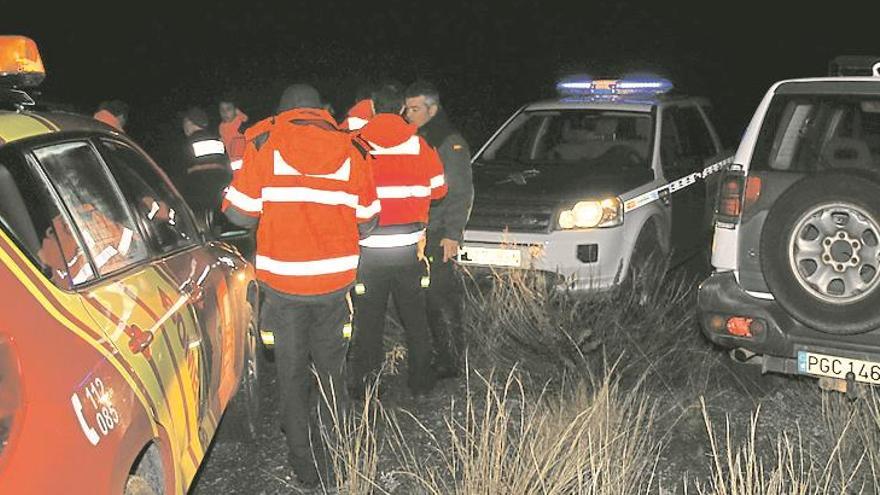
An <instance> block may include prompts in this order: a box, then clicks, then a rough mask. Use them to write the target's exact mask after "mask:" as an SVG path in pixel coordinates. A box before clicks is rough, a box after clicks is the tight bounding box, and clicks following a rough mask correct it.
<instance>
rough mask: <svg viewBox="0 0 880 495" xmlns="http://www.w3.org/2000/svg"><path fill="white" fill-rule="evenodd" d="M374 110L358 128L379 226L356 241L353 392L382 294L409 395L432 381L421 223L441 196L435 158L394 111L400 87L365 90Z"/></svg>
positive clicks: (363, 373)
mask: <svg viewBox="0 0 880 495" xmlns="http://www.w3.org/2000/svg"><path fill="white" fill-rule="evenodd" d="M372 100H373V102H374V104H375V109H376V112H377V113H376V116H375V117H373V119H372V120H370V122H369V123H367V125H365V126H364V127H363V128H361V130H360V131H359V133H358V134H359V137H360V139H362V140H363V141H364V142H365V143H366V144H368V145H369V147H370V156H371V157H372V167H373V177H374V179H375V182H376V194H377V196H378V198H379V201H380V205H381V212H380V213H379V226H378V227H376V229H374V230H373V232H372V233H371V234H370V236H369V237H367V238H365V239H362V240H361V241H360V245H361V263H360V267H359V268H358V281H359V282H360V284H361V285H360V286H359V290H357V291H355V292H356V294H358V296H357V298H356V300H355V307H356V311H355V340H354V349H353V350H354V353H353V356H354V359H353V364H354V366H353V370H354V378H355V379H354V380H353V387H354V392H355V393H357V394H360V395H361V396H363V394H364V392H363V389H364V387H365V385H366V381H367V380H368V379H371V378H372V377H371V375H373V374H374V373H376V372H378V371H379V369H378V368H379V366H380V365H381V364H382V358H383V357H384V355H385V354H384V352H383V349H382V344H383V337H382V336H383V334H384V328H385V314H386V312H387V307H388V298H389V297H391V296H392V295H393V297H394V306H395V307H396V308H397V312H398V314H399V316H400V320H401V322H402V323H403V329H404V331H405V333H406V343H407V360H408V363H409V366H408V371H409V379H408V384H409V388H410V391H411V392H412V393H413V394H414V395H424V394H427V393H429V392H430V391H431V390H432V389H433V388H434V384H435V382H436V377H435V376H434V372H433V370H432V369H431V357H432V352H433V348H432V345H431V334H430V333H429V331H428V317H427V309H426V303H425V291H424V290H423V288H422V277H423V275H424V272H425V269H426V263H427V260H425V259H424V255H423V252H422V251H423V245H424V244H423V243H424V240H425V228H426V226H427V225H428V209H429V208H430V206H431V201H436V200H440V199H441V198H443V197H444V196H445V195H446V181H445V178H444V176H443V163H442V162H441V161H440V156H439V155H438V154H437V152H436V151H435V150H434V148H432V147H431V146H430V145H429V144H428V143H427V142H426V141H425V140H424V138H422V137H419V136H418V135H417V134H416V131H417V129H418V128H417V127H416V126H415V125H412V124H409V123H407V122H406V121H405V120H404V119H403V117H401V116H400V114H401V111H402V110H403V106H404V99H403V94H402V92H400V91H398V90H397V89H395V88H394V87H390V86H388V87H384V88H381V89H379V90H377V91H375V92H374V93H373V95H372Z"/></svg>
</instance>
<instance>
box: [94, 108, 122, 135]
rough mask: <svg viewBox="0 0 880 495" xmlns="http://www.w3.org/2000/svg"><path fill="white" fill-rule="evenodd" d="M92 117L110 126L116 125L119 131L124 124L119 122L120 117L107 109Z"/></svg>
mask: <svg viewBox="0 0 880 495" xmlns="http://www.w3.org/2000/svg"><path fill="white" fill-rule="evenodd" d="M92 118H94V119H95V120H97V121H100V122H103V123H105V124H107V125H109V126H110V127H114V128H116V129H117V130H119V131H121V130H122V124H121V123H120V122H119V119H118V118H116V116H115V115H113V114H112V113H110V112H108V111H107V110H99V111H98V112H96V113H95V115H94V116H93V117H92Z"/></svg>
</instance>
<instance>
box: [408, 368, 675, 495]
mask: <svg viewBox="0 0 880 495" xmlns="http://www.w3.org/2000/svg"><path fill="white" fill-rule="evenodd" d="M478 387H479V388H481V389H482V390H481V391H477V390H476V389H477V388H478ZM588 388H589V389H592V392H588V391H587V389H588ZM468 389H469V391H470V392H471V393H469V394H468V395H467V399H466V400H465V403H464V405H463V406H460V405H453V407H452V411H451V412H450V413H449V416H448V417H447V419H446V431H445V432H433V431H431V430H430V429H429V428H428V427H427V426H426V425H424V424H422V423H421V422H419V420H418V419H417V418H414V417H412V416H409V418H408V419H409V420H411V421H414V422H416V424H418V425H419V427H420V428H422V429H423V431H424V432H426V433H427V434H428V436H429V438H431V439H432V440H431V443H432V445H431V447H432V448H433V450H434V453H435V455H436V458H437V460H438V462H436V463H433V464H430V465H428V464H425V463H424V462H421V461H422V459H420V458H418V454H417V453H416V451H415V450H414V449H413V448H412V446H410V445H408V442H407V439H406V438H405V437H404V436H403V433H402V431H401V430H399V429H398V430H397V435H395V439H394V442H393V450H394V451H395V452H397V454H398V458H399V459H402V460H403V462H402V464H403V465H405V466H406V468H407V471H408V476H409V477H410V480H411V481H412V483H413V486H412V487H411V490H412V491H411V492H408V493H430V494H438V495H439V494H461V495H465V494H467V495H479V494H485V495H494V494H500V493H504V494H511V495H517V494H523V495H525V494H534V493H541V494H559V495H563V494H565V495H568V494H638V493H648V492H649V491H650V489H651V487H652V485H653V483H654V477H653V467H654V463H655V462H656V459H657V454H658V447H657V446H656V445H655V444H653V443H652V439H651V438H652V437H651V433H652V416H653V410H652V408H651V406H650V404H649V402H648V401H647V399H646V398H645V397H644V395H643V394H641V393H639V392H635V391H634V392H628V393H621V392H620V391H619V390H618V388H617V384H616V382H614V381H613V379H611V378H610V377H609V378H606V379H605V380H604V381H603V382H601V383H599V384H597V386H596V387H582V388H581V390H582V392H581V393H578V394H577V395H576V396H574V397H571V398H565V399H560V398H550V396H545V395H541V396H539V397H530V396H529V395H528V394H527V392H526V390H525V388H524V383H523V381H522V380H521V379H520V378H519V376H518V373H517V372H516V371H514V372H511V373H510V374H508V375H507V378H506V379H505V380H504V381H503V382H501V383H495V376H493V375H491V374H490V375H489V376H487V377H485V378H484V377H482V376H479V375H477V376H476V378H475V381H474V382H471V383H469V385H468ZM459 412H461V413H463V414H462V415H460V416H459V415H458V413H459Z"/></svg>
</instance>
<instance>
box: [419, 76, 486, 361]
mask: <svg viewBox="0 0 880 495" xmlns="http://www.w3.org/2000/svg"><path fill="white" fill-rule="evenodd" d="M406 118H407V120H408V121H410V122H411V123H413V124H415V125H417V126H418V127H419V135H420V136H422V137H423V138H425V140H426V141H427V142H428V144H430V145H431V146H433V147H434V148H435V149H436V150H437V152H438V153H439V155H440V160H441V161H442V162H443V170H444V174H445V177H446V184H447V186H448V192H447V194H446V198H445V199H443V200H441V201H439V202H436V203H434V204H433V205H432V206H431V212H430V217H429V220H428V233H427V245H426V247H425V254H426V255H427V256H428V259H429V260H431V287H430V288H429V289H428V322H429V324H430V326H431V333H432V335H433V337H434V347H435V349H436V351H437V356H436V362H435V368H436V371H437V374H438V376H439V377H441V378H444V377H447V378H448V377H454V376H458V374H459V373H460V369H461V357H462V351H463V347H464V338H463V334H462V324H463V322H462V314H461V291H462V288H461V283H460V279H459V278H458V276H457V275H456V273H455V270H454V266H453V263H452V262H453V260H454V259H455V256H457V255H458V248H459V245H460V244H461V241H462V238H463V237H464V227H465V225H466V224H467V221H468V218H469V217H470V214H471V206H472V205H473V201H474V185H473V176H472V172H471V153H470V148H469V147H468V145H467V142H465V140H464V138H463V137H462V136H461V134H459V133H458V131H457V130H456V129H455V127H453V126H452V124H451V123H450V122H449V119H448V118H447V116H446V112H444V111H443V109H442V108H441V107H440V93H439V92H438V91H437V89H436V88H435V87H434V86H433V85H432V84H430V83H426V82H416V83H414V84H412V85H410V87H409V88H407V90H406Z"/></svg>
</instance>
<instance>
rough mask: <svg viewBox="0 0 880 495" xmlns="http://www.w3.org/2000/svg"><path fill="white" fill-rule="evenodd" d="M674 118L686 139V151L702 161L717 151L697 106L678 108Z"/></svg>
mask: <svg viewBox="0 0 880 495" xmlns="http://www.w3.org/2000/svg"><path fill="white" fill-rule="evenodd" d="M676 118H677V119H678V120H679V129H680V130H681V131H682V132H683V134H684V137H685V141H686V143H687V144H686V152H687V153H688V154H689V155H692V156H696V157H698V158H699V160H700V163H698V165H701V164H702V162H703V161H704V160H706V159H708V158H710V157H712V156H714V155H715V154H716V153H717V152H716V150H715V142H714V141H713V140H712V136H711V135H710V134H709V128H708V127H706V121H705V120H704V119H703V116H702V115H701V114H700V111H699V110H698V109H697V107H693V106H687V107H682V108H680V109H679V110H678V113H677V115H676Z"/></svg>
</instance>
